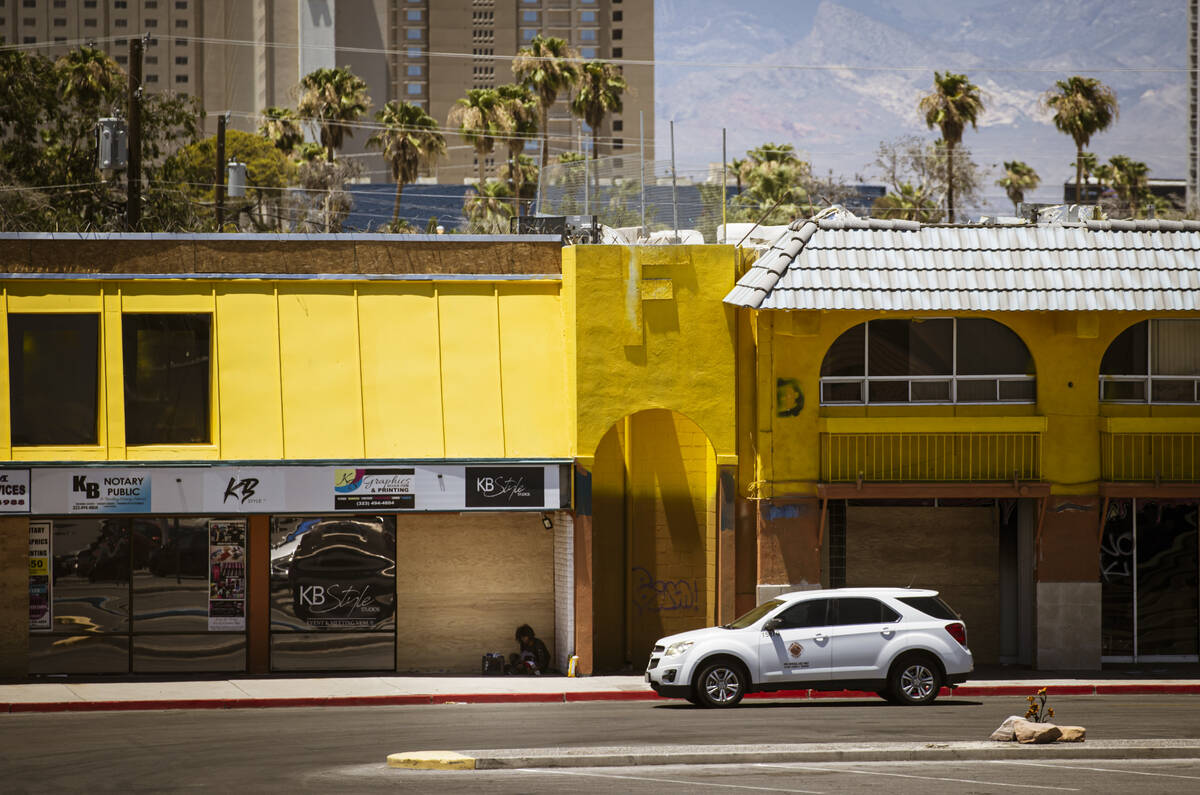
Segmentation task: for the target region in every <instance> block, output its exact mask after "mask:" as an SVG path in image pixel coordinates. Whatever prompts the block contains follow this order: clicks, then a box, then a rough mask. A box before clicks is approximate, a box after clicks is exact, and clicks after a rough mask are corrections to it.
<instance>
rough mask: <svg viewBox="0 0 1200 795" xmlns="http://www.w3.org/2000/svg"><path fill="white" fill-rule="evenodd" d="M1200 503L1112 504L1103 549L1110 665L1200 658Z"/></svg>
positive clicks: (1104, 642) (1104, 648) (1104, 636)
mask: <svg viewBox="0 0 1200 795" xmlns="http://www.w3.org/2000/svg"><path fill="white" fill-rule="evenodd" d="M1198 540H1200V539H1198V535H1197V504H1196V503H1194V502H1174V501H1164V500H1129V499H1126V500H1112V501H1111V502H1110V503H1109V507H1108V515H1107V517H1106V522H1105V527H1104V536H1103V539H1102V541H1101V545H1100V582H1101V588H1102V602H1103V614H1102V619H1101V654H1102V656H1103V660H1104V661H1105V662H1154V661H1179V662H1188V661H1196V660H1197V659H1200V657H1198V652H1200V543H1198Z"/></svg>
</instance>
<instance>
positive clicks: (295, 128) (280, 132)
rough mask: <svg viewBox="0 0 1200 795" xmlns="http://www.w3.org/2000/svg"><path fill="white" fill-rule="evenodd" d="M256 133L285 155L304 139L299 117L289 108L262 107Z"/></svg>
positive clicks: (294, 149) (291, 151)
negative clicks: (260, 119)
mask: <svg viewBox="0 0 1200 795" xmlns="http://www.w3.org/2000/svg"><path fill="white" fill-rule="evenodd" d="M258 134H259V135H261V136H262V137H263V138H266V139H267V140H268V141H270V142H271V143H272V144H274V145H275V148H276V149H278V150H279V151H281V152H283V153H284V154H285V155H291V154H292V153H293V152H295V151H296V147H297V146H299V145H300V144H301V143H302V142H303V141H304V130H302V129H300V117H299V116H297V115H296V112H295V111H294V110H292V109H291V108H280V107H275V106H272V107H269V108H264V109H263V115H262V121H260V122H259V123H258Z"/></svg>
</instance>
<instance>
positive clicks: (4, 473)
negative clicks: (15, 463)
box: [0, 469, 29, 513]
mask: <svg viewBox="0 0 1200 795" xmlns="http://www.w3.org/2000/svg"><path fill="white" fill-rule="evenodd" d="M0 513H29V470H28V469H4V470H0Z"/></svg>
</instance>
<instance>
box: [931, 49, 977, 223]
mask: <svg viewBox="0 0 1200 795" xmlns="http://www.w3.org/2000/svg"><path fill="white" fill-rule="evenodd" d="M917 107H918V108H919V109H920V111H921V113H924V114H925V124H926V125H928V126H929V129H931V130H932V129H933V128H934V127H937V128H938V129H939V130H940V131H941V133H942V140H943V141H945V142H946V210H947V213H948V215H949V217H950V223H954V148H955V147H956V146H958V145H959V143H961V142H962V135H963V131H964V130H966V128H967V124H970V125H971V126H972V127H974V126H975V123H976V121H977V120H978V119H979V117H980V116H982V115H983V97H982V96H981V95H980V91H979V86H977V85H975V84H974V83H972V82H971V81H970V80H968V79H967V76H966V75H959V74H954V73H953V72H946V73H945V74H944V75H943V74H942V73H941V72H934V73H933V93H931V94H929V95H927V96H924V97H921V101H920V103H919V104H918V105H917Z"/></svg>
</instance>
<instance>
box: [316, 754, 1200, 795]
mask: <svg viewBox="0 0 1200 795" xmlns="http://www.w3.org/2000/svg"><path fill="white" fill-rule="evenodd" d="M334 774H335V771H330V775H331V776H332V775H334ZM336 775H337V776H339V777H340V780H342V781H343V782H345V783H347V784H349V785H350V786H352V787H353V788H361V789H375V788H377V787H378V788H383V787H384V786H387V787H388V788H389V789H392V790H399V791H402V792H417V791H420V792H429V793H442V792H462V791H464V790H467V789H469V790H470V791H472V792H484V793H516V792H527V793H535V794H536V793H555V794H556V795H557V793H561V792H562V791H564V790H571V791H576V792H613V791H622V792H629V793H696V792H714V793H715V792H731V793H733V792H753V791H758V792H788V793H792V792H794V793H850V792H864V791H868V790H883V791H886V792H888V793H898V795H940V793H955V794H956V795H957V793H962V792H972V793H1014V792H1030V793H1046V792H1086V793H1121V795H1126V793H1129V792H1130V791H1142V792H1155V793H1185V792H1186V793H1193V792H1196V791H1197V790H1198V789H1200V760H1197V759H1172V760H1123V759H1094V760H1086V761H1081V760H1062V761H1054V760H1048V761H1036V760H1035V761H1025V760H1003V761H979V762H961V761H958V762H858V763H837V762H828V763H822V764H807V763H794V764H789V763H782V764H750V765H703V766H694V765H689V766H681V765H670V766H661V767H624V768H621V767H613V768H575V769H570V770H562V769H558V770H549V769H524V770H504V771H453V772H437V771H420V770H417V771H414V770H386V769H379V768H370V767H366V766H361V767H357V768H342V769H339V770H338V771H336ZM314 783H315V781H314Z"/></svg>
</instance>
